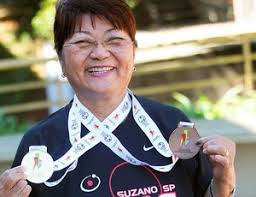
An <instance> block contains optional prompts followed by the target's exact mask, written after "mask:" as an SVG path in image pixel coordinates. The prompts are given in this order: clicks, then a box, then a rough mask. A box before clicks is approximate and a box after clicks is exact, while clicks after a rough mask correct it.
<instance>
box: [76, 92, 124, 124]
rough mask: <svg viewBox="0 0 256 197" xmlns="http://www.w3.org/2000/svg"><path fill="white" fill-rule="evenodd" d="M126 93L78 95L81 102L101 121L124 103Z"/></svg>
mask: <svg viewBox="0 0 256 197" xmlns="http://www.w3.org/2000/svg"><path fill="white" fill-rule="evenodd" d="M125 95H126V91H125V92H123V93H121V94H119V95H117V94H115V95H102V94H100V95H94V96H86V97H85V96H84V95H83V96H81V95H77V97H78V99H79V101H80V102H81V103H82V104H83V105H84V106H86V108H87V109H89V110H90V111H91V112H92V113H93V115H94V116H96V117H97V118H98V119H99V120H100V121H103V120H105V119H106V118H107V117H108V116H109V115H110V114H111V113H112V112H113V111H114V110H115V109H116V108H117V106H118V105H119V104H120V103H121V102H122V100H123V99H124V97H125Z"/></svg>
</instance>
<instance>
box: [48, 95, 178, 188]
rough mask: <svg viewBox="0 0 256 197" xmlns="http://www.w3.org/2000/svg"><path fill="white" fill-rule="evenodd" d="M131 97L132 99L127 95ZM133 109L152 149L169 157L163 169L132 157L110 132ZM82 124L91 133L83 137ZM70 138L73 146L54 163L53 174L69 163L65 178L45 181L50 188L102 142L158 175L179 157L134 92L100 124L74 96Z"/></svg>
mask: <svg viewBox="0 0 256 197" xmlns="http://www.w3.org/2000/svg"><path fill="white" fill-rule="evenodd" d="M129 94H130V95H131V97H132V99H131V97H130V96H129ZM131 108H132V112H133V117H134V119H135V121H136V123H137V124H138V125H139V127H140V128H141V129H142V131H143V132H144V133H145V135H146V136H147V137H148V139H149V140H150V142H151V143H152V145H153V146H154V148H155V149H156V150H157V151H158V152H159V153H160V154H161V155H162V156H164V157H168V158H169V157H172V161H173V162H172V163H171V164H168V165H164V166H153V165H150V164H148V163H146V162H143V161H140V160H138V159H137V158H135V157H134V156H133V155H132V154H131V153H130V152H129V151H128V150H127V149H126V148H125V147H124V146H123V145H122V143H121V142H120V141H119V140H118V138H117V137H116V136H115V135H114V134H113V133H112V132H113V131H114V130H115V129H116V128H117V127H118V126H119V125H120V124H121V123H122V122H123V121H124V120H125V119H126V117H127V116H128V114H129V112H130V109H131ZM81 123H82V124H83V125H84V126H85V127H86V128H87V129H88V130H89V131H90V132H89V133H88V134H87V135H85V136H84V137H83V138H80V135H81ZM68 127H69V138H70V142H71V144H72V147H71V148H70V149H69V151H68V152H66V153H65V154H64V155H63V156H62V157H61V158H59V159H58V160H56V161H54V171H59V170H62V169H64V168H66V167H67V166H69V165H70V164H72V165H71V166H69V168H68V169H67V170H66V172H65V173H64V175H63V176H62V177H61V178H60V179H58V180H57V181H53V182H45V185H47V186H49V187H53V186H55V185H57V184H59V183H60V182H61V181H62V180H63V179H64V177H65V176H66V174H67V173H68V172H70V171H72V170H74V169H75V168H76V166H77V162H78V158H79V157H80V156H81V155H83V154H84V153H85V152H87V151H88V150H90V149H91V148H93V147H94V146H95V145H97V144H98V143H100V142H102V143H103V144H105V145H106V146H107V147H108V148H110V149H111V150H112V151H113V152H114V153H115V154H116V155H118V156H119V157H120V158H122V159H123V160H125V161H127V162H129V163H131V164H133V165H144V166H149V167H151V168H153V169H155V170H157V171H160V172H169V171H170V170H171V169H172V168H173V166H174V165H175V163H176V162H177V160H178V158H177V157H175V156H174V155H173V154H172V152H171V150H170V148H169V145H168V143H167V141H166V140H165V138H164V137H163V136H162V134H161V132H160V130H159V128H158V127H157V125H156V124H155V123H154V121H153V120H152V119H151V118H150V117H149V115H148V114H147V113H146V112H145V110H144V109H143V107H142V106H141V105H140V103H139V102H138V100H137V99H136V98H135V96H134V95H133V93H132V92H131V91H130V90H129V91H128V93H127V94H126V96H125V98H124V99H123V101H122V102H121V104H120V105H119V106H118V107H117V108H116V109H115V110H114V111H113V112H112V113H111V114H110V115H109V116H108V117H107V118H106V119H105V120H104V121H103V122H101V121H99V120H98V119H97V118H96V117H95V116H94V115H93V114H92V113H91V112H90V111H89V110H88V109H87V108H86V107H85V106H84V105H83V104H81V103H80V101H79V100H78V98H77V97H76V95H75V96H74V100H73V104H72V107H71V109H70V111H69V120H68Z"/></svg>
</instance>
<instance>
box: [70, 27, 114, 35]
mask: <svg viewBox="0 0 256 197" xmlns="http://www.w3.org/2000/svg"><path fill="white" fill-rule="evenodd" d="M114 30H117V29H116V28H111V29H108V30H106V31H105V32H104V33H109V32H111V31H114ZM76 33H84V34H88V35H92V33H91V32H90V31H88V30H80V31H75V32H74V34H76Z"/></svg>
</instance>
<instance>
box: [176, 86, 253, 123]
mask: <svg viewBox="0 0 256 197" xmlns="http://www.w3.org/2000/svg"><path fill="white" fill-rule="evenodd" d="M172 96H173V98H174V103H172V104H173V105H174V106H176V107H178V108H179V109H181V110H182V111H183V112H184V113H185V114H186V115H187V116H188V117H189V118H194V119H208V120H212V119H219V118H225V117H230V116H236V115H237V114H239V115H240V116H243V117H244V118H246V117H249V116H251V117H255V116H256V91H251V92H248V93H246V94H245V93H244V89H243V86H236V87H234V88H231V89H230V90H228V91H227V92H226V93H225V94H224V95H223V97H222V98H220V99H219V100H218V101H217V102H213V101H211V100H210V99H209V98H208V97H207V96H205V95H200V96H199V97H198V98H197V100H196V101H194V102H193V101H191V100H190V99H189V98H188V97H187V96H185V95H183V94H181V93H177V92H176V93H173V94H172Z"/></svg>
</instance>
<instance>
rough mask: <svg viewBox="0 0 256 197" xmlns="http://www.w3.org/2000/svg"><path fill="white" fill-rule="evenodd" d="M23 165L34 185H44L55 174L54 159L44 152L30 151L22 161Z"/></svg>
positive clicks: (28, 178)
mask: <svg viewBox="0 0 256 197" xmlns="http://www.w3.org/2000/svg"><path fill="white" fill-rule="evenodd" d="M21 165H22V166H24V167H25V169H26V170H25V174H26V175H27V180H28V181H30V182H32V183H43V182H45V181H47V180H48V179H49V178H50V177H51V176H52V174H53V166H54V164H53V159H52V157H51V156H50V155H49V154H48V153H47V152H44V151H41V150H32V151H29V152H28V153H27V154H26V155H25V156H24V157H23V159H22V162H21Z"/></svg>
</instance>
